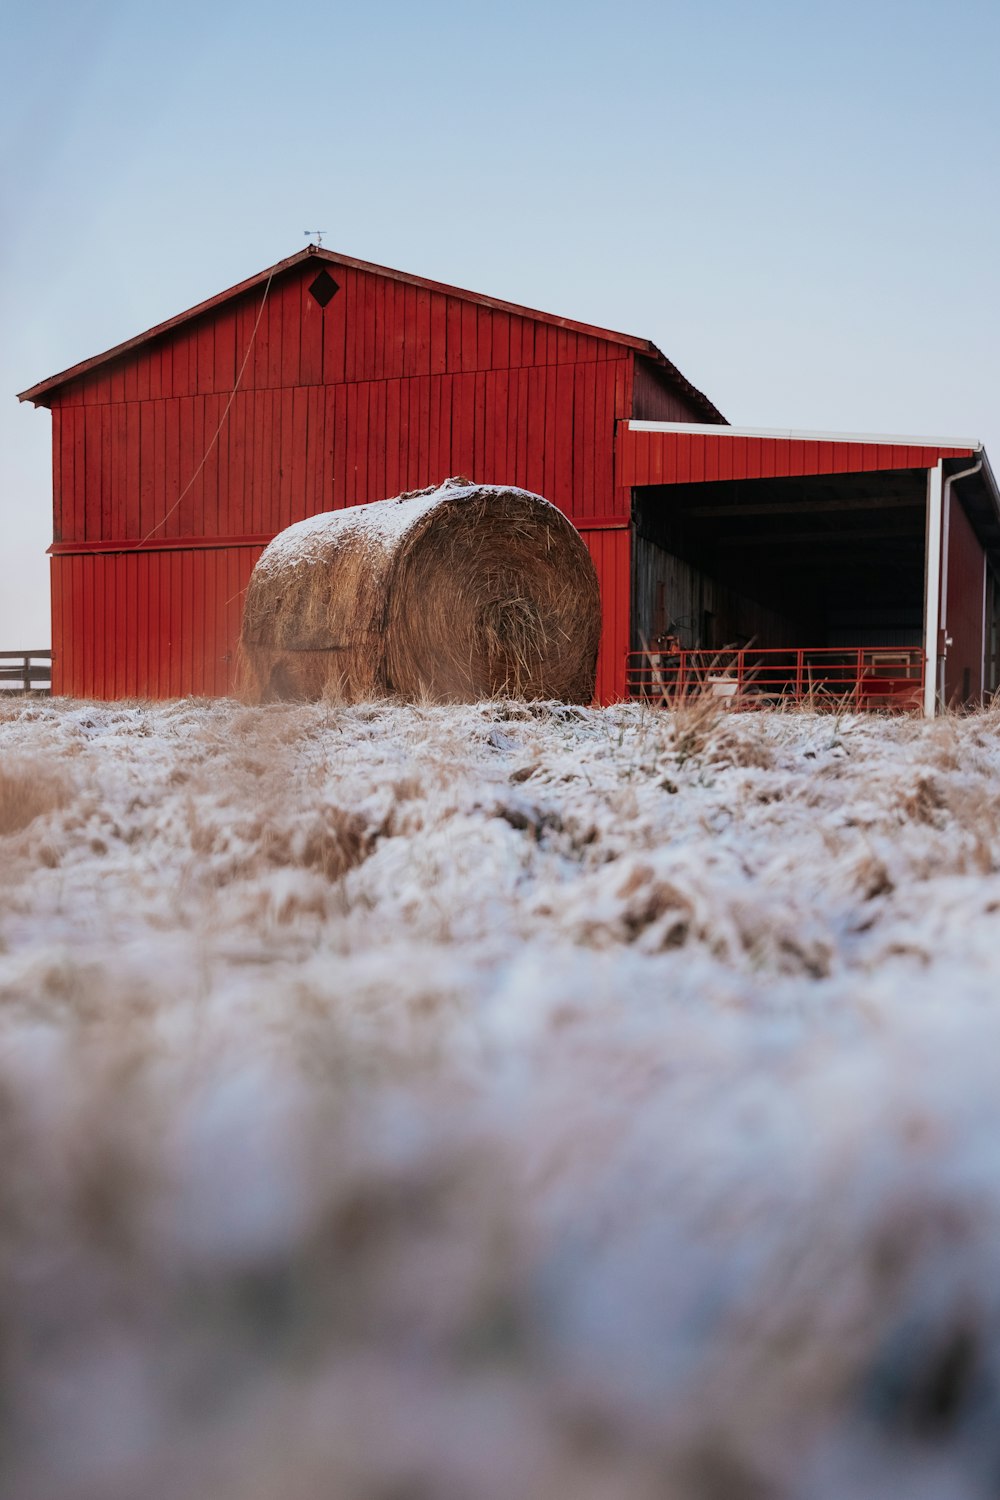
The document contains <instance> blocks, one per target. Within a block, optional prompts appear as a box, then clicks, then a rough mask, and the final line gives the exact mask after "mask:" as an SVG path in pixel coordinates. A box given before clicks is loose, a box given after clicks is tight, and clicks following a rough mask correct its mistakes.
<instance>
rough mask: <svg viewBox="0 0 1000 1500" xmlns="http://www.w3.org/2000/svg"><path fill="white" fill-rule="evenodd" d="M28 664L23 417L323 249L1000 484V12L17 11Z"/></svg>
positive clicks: (21, 528)
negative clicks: (941, 453)
mask: <svg viewBox="0 0 1000 1500" xmlns="http://www.w3.org/2000/svg"><path fill="white" fill-rule="evenodd" d="M0 17H2V19H0V115H2V126H3V129H2V133H0V152H2V177H0V214H2V223H0V258H2V265H0V271H2V275H0V335H2V336H0V375H2V379H0V393H2V399H0V507H2V512H0V516H2V532H0V535H2V549H0V649H14V648H18V647H40V646H43V645H45V644H47V643H48V641H49V616H48V565H47V560H46V558H45V548H46V546H47V545H48V543H49V541H50V540H51V514H50V495H51V470H50V447H49V443H50V420H51V419H50V417H49V415H48V413H47V412H45V411H35V410H34V409H33V408H32V407H30V406H20V407H19V406H18V405H17V403H16V401H15V399H14V396H15V393H16V392H17V391H19V390H23V389H24V388H25V387H26V386H29V385H32V384H33V383H34V382H35V381H37V380H40V379H42V378H43V377H45V376H47V375H50V374H53V373H54V372H55V371H57V370H61V369H64V368H65V367H66V366H68V365H70V364H73V363H75V362H76V361H77V360H80V359H83V358H86V357H88V356H89V355H92V354H95V353H97V352H99V351H101V350H103V349H106V348H108V347H109V346H110V345H112V344H115V343H118V342H119V341H120V340H122V339H125V338H128V337H130V336H131V335H133V334H135V333H137V332H140V331H141V330H142V329H144V328H147V327H149V326H150V325H151V324H153V323H156V322H159V321H160V320H161V319H163V318H167V317H170V316H172V315H173V314H175V313H177V312H180V311H182V310H183V309H184V308H186V307H189V306H191V305H192V304H193V303H195V302H197V301H200V300H201V299H202V298H204V297H208V296H211V295H213V294H214V293H215V292H218V291H221V290H222V289H223V288H224V287H227V286H230V285H232V284H233V283H234V282H236V281H239V280H241V279H242V278H244V277H246V276H249V275H252V274H253V273H255V272H256V271H259V270H261V269H262V268H264V267H265V266H267V265H269V264H271V263H272V262H273V261H276V260H279V259H281V258H282V257H284V256H286V255H289V254H291V253H292V252H294V251H295V250H297V249H299V248H301V247H302V246H304V245H305V243H306V240H305V237H304V235H303V230H304V229H306V228H310V229H312V228H320V229H325V230H326V231H327V235H326V238H325V243H326V245H327V246H328V247H329V248H331V249H334V250H340V251H342V252H343V253H345V254H348V255H354V256H358V257H361V258H363V259H366V260H372V261H376V262H379V263H381V264H384V265H389V266H395V267H399V268H401V269H404V270H407V271H412V272H415V273H418V274H421V275H425V276H430V277H432V278H434V279H436V280H439V281H446V282H453V283H455V284H457V285H459V286H465V287H471V288H473V289H475V290H477V291H483V292H487V293H491V294H493V295H495V296H499V297H506V298H509V299H511V300H513V301H517V302H524V303H527V304H529V305H531V306H535V307H540V308H545V309H547V310H549V311H552V312H557V313H562V314H565V315H567V316H571V317H575V318H580V319H583V320H584V321H586V322H592V323H598V324H603V325H605V326H607V327H611V328H616V329H621V330H624V331H625V332H628V333H636V334H641V335H642V336H644V337H648V338H652V339H653V340H654V341H655V342H656V343H657V344H659V345H660V347H661V348H662V349H663V350H664V351H665V353H666V354H667V355H668V356H669V357H670V358H671V359H672V360H673V361H674V362H675V363H676V364H678V365H679V366H680V368H681V370H682V371H683V372H684V374H685V375H687V376H688V378H689V379H691V380H692V381H693V382H694V383H695V384H696V385H697V386H699V387H700V388H701V389H702V390H704V391H705V392H706V393H707V394H708V395H709V396H711V397H712V399H713V400H714V401H715V402H716V404H717V405H718V406H719V407H720V408H721V409H722V411H723V412H724V413H725V415H726V416H727V417H728V418H729V419H730V420H731V421H733V422H738V423H742V424H745V425H758V426H771V425H782V426H795V427H810V428H811V427H820V428H828V429H833V430H851V431H884V432H898V433H927V434H929V435H951V434H955V435H957V436H972V437H981V438H982V439H983V440H984V441H985V442H986V444H987V446H988V448H990V449H991V452H992V458H993V463H994V468H996V469H1000V299H998V272H1000V191H998V185H1000V0H951V3H950V4H949V5H945V4H943V3H942V0H935V3H933V4H931V3H928V0H839V3H837V4H827V3H819V0H817V3H811V4H810V3H808V0H799V3H793V0H752V3H751V0H699V3H692V0H685V3H683V4H681V3H678V0H633V3H631V4H629V3H628V0H623V3H618V4H611V3H607V0H548V3H546V0H533V3H526V0H507V3H505V4H503V5H481V4H477V3H475V0H422V3H420V4H415V3H413V0H407V3H397V0H382V3H380V4H379V3H370V4H368V5H359V4H358V3H357V0H352V3H351V4H349V5H347V4H339V3H336V0H326V3H322V4H319V3H312V0H284V3H283V4H281V5H267V6H265V5H262V4H259V3H258V0H240V3H239V4H236V3H233V0H201V3H199V4H194V3H190V0H173V3H171V4H169V5H163V4H159V3H157V4H153V3H144V0H32V3H31V4H30V5H17V6H15V5H14V4H13V0H6V3H4V4H3V6H2V9H0Z"/></svg>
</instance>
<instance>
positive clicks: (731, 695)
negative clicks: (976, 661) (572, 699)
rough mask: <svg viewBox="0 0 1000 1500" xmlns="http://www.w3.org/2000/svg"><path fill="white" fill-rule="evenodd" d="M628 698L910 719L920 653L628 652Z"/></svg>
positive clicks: (920, 677)
mask: <svg viewBox="0 0 1000 1500" xmlns="http://www.w3.org/2000/svg"><path fill="white" fill-rule="evenodd" d="M625 681H626V684H627V691H628V695H629V697H631V698H645V699H648V700H651V701H653V702H656V703H662V704H663V705H665V706H668V707H669V706H670V705H671V704H672V703H675V702H677V701H679V700H681V699H683V698H686V697H691V696H692V695H694V694H707V695H709V696H710V697H713V698H719V699H720V700H723V701H724V703H725V705H726V706H727V707H729V708H766V707H769V706H774V705H781V704H789V705H791V704H796V703H798V704H808V705H809V706H810V707H814V708H823V707H829V708H839V707H841V706H842V705H845V704H846V705H848V706H849V707H851V708H856V709H865V710H869V709H892V710H897V711H901V712H913V711H914V710H917V709H919V708H920V707H921V705H922V703H923V692H924V653H923V650H922V648H921V647H919V646H851V647H836V646H798V647H795V646H791V647H788V648H785V649H782V648H780V647H777V648H768V649H765V650H759V649H757V648H756V647H752V646H748V647H746V648H743V649H737V648H735V647H734V648H732V649H730V648H724V649H723V650H721V651H684V650H678V651H669V650H659V649H657V648H656V647H655V646H652V647H650V648H649V649H648V650H646V651H632V652H630V653H629V655H628V657H627V659H626V664H625Z"/></svg>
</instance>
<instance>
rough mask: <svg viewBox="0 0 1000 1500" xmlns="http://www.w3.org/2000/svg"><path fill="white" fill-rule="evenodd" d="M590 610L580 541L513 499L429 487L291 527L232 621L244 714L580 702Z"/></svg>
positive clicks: (593, 590)
mask: <svg viewBox="0 0 1000 1500" xmlns="http://www.w3.org/2000/svg"><path fill="white" fill-rule="evenodd" d="M600 630H601V606H600V594H599V591H598V584H597V574H596V572H595V570H594V565H593V562H592V561H591V558H590V554H589V553H588V551H587V548H586V546H585V545H584V542H583V539H582V538H581V536H580V534H579V532H577V530H576V529H575V527H574V526H573V525H572V524H571V523H570V522H569V521H568V520H567V519H566V517H565V516H564V515H563V514H562V513H561V511H558V510H557V509H556V508H555V506H554V505H550V504H549V502H548V501H547V500H543V499H542V498H541V496H539V495H532V494H530V493H529V492H528V491H527V490H519V489H511V488H508V487H507V486H504V485H491V484H471V483H470V482H469V481H468V480H465V479H448V480H445V482H444V484H442V485H440V486H438V487H432V488H430V489H427V490H420V491H417V492H413V493H410V494H407V495H400V496H399V497H398V499H394V500H379V501H375V502H373V503H371V504H368V505H357V506H353V507H351V508H349V509H347V510H340V511H330V512H327V513H326V514H324V515H319V516H313V517H312V518H311V519H309V520H307V521H300V522H298V523H297V524H296V525H295V526H290V527H289V528H288V530H287V531H283V532H281V534H280V535H279V536H276V537H275V539H274V541H273V542H271V544H270V545H269V546H268V547H266V548H265V550H264V552H263V553H262V554H261V557H260V559H259V560H258V562H257V566H256V567H255V568H254V571H253V574H252V576H251V579H250V585H249V588H248V589H247V596H246V602H245V605H244V610H243V632H242V639H241V685H242V690H243V693H244V696H245V697H246V698H248V699H249V700H250V701H252V702H258V703H259V702H264V701H267V700H269V699H275V698H286V699H307V700H308V699H316V698H319V697H321V696H323V695H324V694H325V695H328V696H334V697H337V698H340V699H342V700H344V701H347V702H353V701H355V700H357V699H359V698H368V697H372V696H383V695H390V694H391V695H398V696H400V697H404V698H416V697H429V698H432V699H437V700H440V701H449V700H450V701H457V702H461V701H470V700H477V699H480V698H484V697H490V696H492V695H493V694H511V695H514V696H518V697H524V698H561V699H564V700H566V701H568V702H571V703H589V702H590V700H591V698H592V697H593V693H594V673H595V668H596V663H597V646H598V641H599V638H600Z"/></svg>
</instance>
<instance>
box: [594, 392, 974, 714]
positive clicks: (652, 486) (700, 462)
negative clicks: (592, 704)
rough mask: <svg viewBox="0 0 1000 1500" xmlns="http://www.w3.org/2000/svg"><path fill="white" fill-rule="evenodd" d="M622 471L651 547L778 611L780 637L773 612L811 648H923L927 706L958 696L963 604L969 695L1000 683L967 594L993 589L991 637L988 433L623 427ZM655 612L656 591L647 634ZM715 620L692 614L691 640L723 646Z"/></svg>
mask: <svg viewBox="0 0 1000 1500" xmlns="http://www.w3.org/2000/svg"><path fill="white" fill-rule="evenodd" d="M616 465H617V475H618V482H619V484H620V485H622V486H623V487H625V488H628V489H630V490H631V491H632V495H633V510H632V515H633V527H634V530H635V534H636V547H637V549H638V551H639V553H640V554H641V553H642V549H643V548H644V547H653V548H658V549H661V550H662V552H664V553H666V554H668V555H669V556H670V557H671V558H674V559H676V560H678V563H679V565H680V566H683V567H685V568H687V569H688V570H689V572H692V573H693V574H697V575H698V576H699V577H701V578H702V579H707V580H709V581H710V582H711V584H712V586H713V588H714V589H715V591H716V594H718V595H720V596H721V595H722V594H725V595H726V597H727V598H731V599H736V600H739V599H746V600H750V601H754V602H755V603H756V604H757V605H759V606H760V607H761V609H763V610H765V611H769V612H770V617H771V618H772V624H771V626H770V628H772V629H773V630H777V631H779V633H780V630H781V625H780V624H774V623H773V619H779V620H784V621H786V622H787V630H788V635H789V637H794V638H795V639H796V640H799V641H802V640H807V641H809V642H810V643H812V644H815V645H825V646H828V647H831V646H834V645H837V646H847V645H849V644H856V643H857V644H860V643H861V642H863V641H865V642H871V643H872V644H875V643H878V644H880V645H883V646H888V645H892V644H897V645H903V644H909V645H910V646H911V648H912V647H914V646H916V645H917V644H918V643H919V644H921V645H922V646H923V648H924V654H925V680H926V694H925V708H926V709H927V710H928V711H932V710H933V707H934V704H935V703H936V702H937V701H938V700H939V699H940V698H941V697H945V698H946V700H947V698H948V691H947V690H948V689H949V686H950V684H951V678H953V677H954V676H955V671H957V668H956V667H955V663H956V662H957V659H958V649H959V648H958V647H957V646H955V645H954V641H953V637H952V633H951V631H950V628H949V620H952V619H957V618H958V613H959V611H960V609H961V610H964V613H965V624H964V626H963V642H962V646H961V650H962V651H963V652H964V653H965V655H964V658H963V659H964V660H965V662H966V667H965V671H966V672H967V673H968V674H969V675H970V676H971V681H972V690H971V691H972V694H973V696H974V695H975V692H976V690H977V686H978V690H979V691H980V692H983V691H988V690H989V687H990V684H989V682H988V681H987V678H988V676H989V673H988V671H987V669H986V668H985V667H984V668H983V670H982V672H981V673H980V672H979V669H978V667H977V666H976V662H977V661H978V659H979V658H980V657H982V656H983V653H984V652H985V651H986V650H987V647H986V645H984V643H983V640H982V639H980V640H979V641H978V644H970V640H969V637H970V630H971V625H970V624H969V621H970V619H971V617H972V614H973V613H974V610H973V607H972V605H971V604H970V602H969V600H970V593H973V592H974V593H976V597H977V600H978V599H979V596H980V595H981V596H982V609H981V615H982V621H983V624H982V631H983V633H984V636H985V634H988V624H987V620H986V612H987V607H986V602H985V601H986V599H987V595H988V589H987V584H988V578H989V574H990V571H991V570H992V572H993V573H994V574H995V575H997V576H1000V496H998V492H997V486H996V482H995V480H994V477H993V474H992V471H991V469H990V465H989V460H988V458H987V456H986V454H985V451H984V450H983V448H982V445H981V444H980V443H979V442H977V441H975V440H972V439H961V438H901V437H885V436H867V435H857V434H850V433H821V432H794V431H789V430H787V429H763V430H762V429H741V428H732V427H709V426H707V425H703V424H694V423H666V422H644V421H625V422H621V423H620V424H619V427H618V432H617V441H616ZM955 507H957V508H958V510H959V511H960V515H956V511H955ZM961 549H964V551H962V550H961ZM977 556H978V557H979V559H980V561H979V562H978V563H976V561H975V558H976V557H977ZM648 571H649V569H648V568H647V572H648ZM949 579H951V591H952V592H951V598H950V600H949V596H948V591H949ZM652 607H653V606H652V604H651V603H650V600H649V590H648V589H647V601H646V605H645V609H646V616H647V618H637V619H636V621H635V622H634V628H633V635H634V637H639V636H641V635H643V634H644V633H645V631H647V630H651V631H653V633H654V634H655V633H656V631H655V627H656V624H657V621H656V620H654V619H653V618H652V617H651V613H650V612H651V610H652ZM977 607H978V606H977ZM641 608H642V605H641V604H640V611H641ZM734 608H735V606H734ZM737 612H738V611H737ZM745 613H747V616H748V618H749V617H751V616H752V610H751V609H749V608H748V610H747V611H745ZM670 623H671V622H669V621H668V622H667V624H668V625H669V624H670ZM706 628H707V627H703V626H702V625H701V623H700V622H698V621H695V622H694V625H693V626H691V627H690V628H689V633H690V634H691V635H692V636H693V634H694V633H695V632H696V631H698V630H700V631H701V635H700V638H699V640H698V642H697V644H698V645H699V646H706V645H708V646H711V645H717V644H719V642H718V641H713V640H708V639H706V638H705V629H706ZM732 633H733V634H740V633H744V634H747V635H749V634H751V633H752V631H750V630H745V631H743V632H740V631H736V630H734V631H733V632H732ZM783 640H784V638H783ZM638 644H639V641H638V640H637V639H635V640H634V641H633V649H635V648H636V646H637V645H638ZM684 644H687V642H686V641H685V642H684ZM692 644H694V642H693V640H692ZM953 647H954V649H952V656H951V660H952V666H953V668H954V670H953V671H952V673H951V678H949V677H948V676H947V674H946V671H945V660H946V657H947V656H948V652H949V649H951V648H953ZM977 651H978V656H977V654H976V653H977ZM970 661H971V662H972V666H971V667H969V666H968V663H969V662H970ZM977 674H978V675H977ZM963 681H964V678H963V676H962V674H959V677H958V682H957V686H956V687H955V688H954V692H952V693H951V696H952V697H954V696H955V694H956V693H958V695H959V697H961V693H960V689H961V687H962V682H963ZM968 696H969V695H968V693H967V694H966V697H968Z"/></svg>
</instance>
